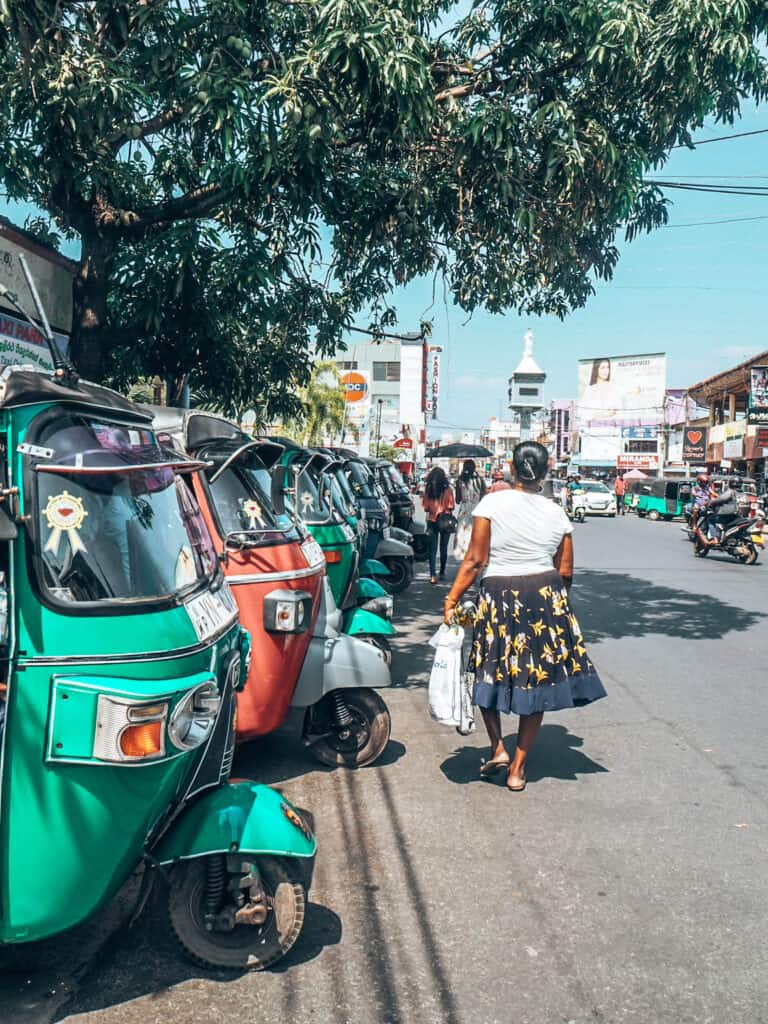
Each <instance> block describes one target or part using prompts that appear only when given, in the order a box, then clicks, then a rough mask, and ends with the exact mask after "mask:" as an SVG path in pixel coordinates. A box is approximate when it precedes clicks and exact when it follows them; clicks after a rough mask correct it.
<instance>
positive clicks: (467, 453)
mask: <svg viewBox="0 0 768 1024" xmlns="http://www.w3.org/2000/svg"><path fill="white" fill-rule="evenodd" d="M492 457H493V452H489V451H488V449H487V448H485V447H483V445H481V444H461V442H457V443H456V444H444V445H442V446H441V445H438V446H437V448H430V449H429V451H428V452H427V458H428V459H487V458H492Z"/></svg>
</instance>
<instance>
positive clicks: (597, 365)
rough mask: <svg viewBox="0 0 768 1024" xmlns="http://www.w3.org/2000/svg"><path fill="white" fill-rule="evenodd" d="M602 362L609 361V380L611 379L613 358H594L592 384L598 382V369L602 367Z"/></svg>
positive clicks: (590, 380) (590, 381)
mask: <svg viewBox="0 0 768 1024" xmlns="http://www.w3.org/2000/svg"><path fill="white" fill-rule="evenodd" d="M601 363H608V380H610V379H611V360H610V359H608V358H607V357H606V356H603V358H602V359H594V360H593V361H592V375H591V377H590V378H589V383H590V384H597V379H598V377H597V371H598V370H599V369H600V364H601Z"/></svg>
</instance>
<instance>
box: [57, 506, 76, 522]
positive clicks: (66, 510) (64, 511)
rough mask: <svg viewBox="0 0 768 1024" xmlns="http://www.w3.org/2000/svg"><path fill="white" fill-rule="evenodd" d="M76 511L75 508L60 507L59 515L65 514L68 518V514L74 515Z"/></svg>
mask: <svg viewBox="0 0 768 1024" xmlns="http://www.w3.org/2000/svg"><path fill="white" fill-rule="evenodd" d="M74 512H75V510H74V509H73V508H60V509H59V515H60V516H64V518H65V519H66V517H67V516H71V515H74Z"/></svg>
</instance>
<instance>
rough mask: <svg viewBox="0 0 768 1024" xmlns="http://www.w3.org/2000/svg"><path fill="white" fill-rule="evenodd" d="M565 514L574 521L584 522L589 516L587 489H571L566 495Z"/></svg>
mask: <svg viewBox="0 0 768 1024" xmlns="http://www.w3.org/2000/svg"><path fill="white" fill-rule="evenodd" d="M565 514H566V515H567V516H568V518H569V519H570V520H571V521H572V522H574V523H583V522H584V520H585V519H586V518H587V497H586V492H585V491H570V493H569V494H568V495H567V496H566V502H565Z"/></svg>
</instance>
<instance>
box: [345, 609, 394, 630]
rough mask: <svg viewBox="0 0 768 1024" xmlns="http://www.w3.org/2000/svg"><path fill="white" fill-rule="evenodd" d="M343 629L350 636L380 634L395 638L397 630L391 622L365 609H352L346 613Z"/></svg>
mask: <svg viewBox="0 0 768 1024" xmlns="http://www.w3.org/2000/svg"><path fill="white" fill-rule="evenodd" d="M342 622H343V629H344V632H345V633H347V634H348V635H349V636H360V635H361V634H362V635H365V634H370V633H379V634H380V635H382V636H394V635H395V633H396V632H397V630H396V629H395V627H394V626H393V625H392V623H391V622H387V620H386V619H383V618H382V617H381V616H380V615H375V614H374V613H373V612H367V611H366V610H365V608H350V609H348V610H347V611H346V612H344V618H343V620H342Z"/></svg>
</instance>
